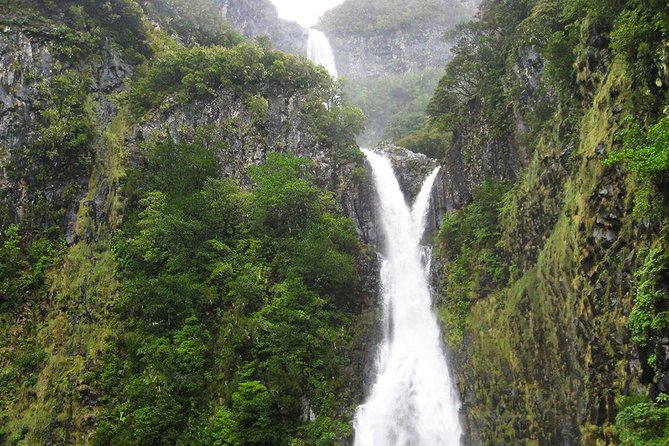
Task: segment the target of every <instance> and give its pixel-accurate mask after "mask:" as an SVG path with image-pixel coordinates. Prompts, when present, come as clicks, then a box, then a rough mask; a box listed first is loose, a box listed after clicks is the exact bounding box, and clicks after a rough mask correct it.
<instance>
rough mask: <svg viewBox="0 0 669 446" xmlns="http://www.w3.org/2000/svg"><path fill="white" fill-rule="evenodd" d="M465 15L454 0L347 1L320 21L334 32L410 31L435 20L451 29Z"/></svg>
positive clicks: (464, 11) (460, 6)
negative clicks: (401, 0)
mask: <svg viewBox="0 0 669 446" xmlns="http://www.w3.org/2000/svg"><path fill="white" fill-rule="evenodd" d="M467 15H468V14H467V11H466V9H465V7H464V6H463V5H462V3H460V2H458V1H456V0H409V1H404V2H397V1H396V0H381V1H379V0H376V1H373V0H347V1H345V2H344V3H343V4H341V5H339V6H337V7H336V8H334V9H332V10H330V11H328V12H326V13H325V15H324V17H323V23H327V26H328V28H329V29H331V30H333V31H335V32H347V31H351V32H355V33H356V34H363V35H364V34H375V33H389V32H395V31H401V32H404V33H409V32H411V31H412V30H420V29H421V26H422V25H423V24H424V23H425V22H427V21H429V22H430V23H431V22H433V21H434V20H435V19H436V20H438V25H439V26H441V27H442V28H443V29H450V28H452V27H453V26H454V25H455V24H456V23H458V22H461V21H462V20H463V19H464V18H465V17H467Z"/></svg>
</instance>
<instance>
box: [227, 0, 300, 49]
mask: <svg viewBox="0 0 669 446" xmlns="http://www.w3.org/2000/svg"><path fill="white" fill-rule="evenodd" d="M217 3H218V5H219V6H220V8H221V14H222V16H223V18H224V19H225V20H226V21H227V22H228V23H229V24H230V25H232V27H233V28H235V29H237V30H238V31H239V32H241V33H242V34H244V35H245V36H247V37H251V38H254V37H258V36H267V37H269V38H270V40H271V41H272V44H273V46H274V47H275V48H276V49H278V50H281V51H285V52H287V53H291V54H298V55H300V54H303V55H306V54H307V39H308V37H309V35H308V34H309V33H308V31H307V30H306V29H304V28H302V27H301V26H300V25H298V24H297V23H295V22H290V21H288V20H283V19H281V18H279V14H278V13H277V10H276V7H275V6H274V5H273V4H272V2H271V1H270V0H217Z"/></svg>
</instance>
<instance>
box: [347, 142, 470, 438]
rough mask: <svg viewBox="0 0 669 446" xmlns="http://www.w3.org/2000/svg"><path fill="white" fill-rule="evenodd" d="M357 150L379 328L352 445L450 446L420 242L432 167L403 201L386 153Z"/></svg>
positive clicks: (451, 420) (441, 362)
mask: <svg viewBox="0 0 669 446" xmlns="http://www.w3.org/2000/svg"><path fill="white" fill-rule="evenodd" d="M363 152H364V153H365V155H366V156H367V159H368V160H369V163H370V164H371V166H372V171H373V175H374V184H375V188H376V193H377V198H378V200H379V202H378V206H379V215H380V219H381V227H382V228H381V229H382V231H383V233H384V235H385V248H384V252H383V253H382V257H383V259H382V265H381V292H382V305H383V327H384V328H383V330H384V333H383V340H382V342H381V345H380V346H379V350H378V353H377V357H376V364H375V366H376V373H377V375H376V382H375V383H374V384H373V387H372V388H371V392H370V394H369V397H368V400H367V401H366V402H365V403H364V404H363V405H361V406H359V407H358V410H357V413H356V418H355V423H354V424H355V446H458V445H460V439H461V436H462V427H461V426H460V421H459V417H458V411H459V408H460V402H459V399H458V395H457V391H456V389H455V387H454V383H453V382H452V381H451V374H450V372H449V370H448V366H447V364H446V359H445V356H444V352H443V349H442V345H441V332H440V330H439V326H438V324H437V321H436V318H435V315H434V313H433V312H432V308H431V304H432V296H431V292H430V288H429V282H428V277H429V259H430V251H429V249H427V248H426V247H424V246H422V245H421V239H422V237H423V233H424V231H425V223H426V215H427V212H428V210H429V203H430V193H431V190H432V186H433V184H434V181H435V178H436V176H437V173H438V170H439V168H437V169H435V170H434V171H433V172H432V173H431V174H430V175H429V176H428V178H427V179H426V180H425V182H424V184H423V186H422V189H421V191H420V193H419V194H418V196H417V198H416V202H415V203H414V205H413V206H412V207H409V206H408V205H407V204H406V201H405V198H404V195H403V193H402V191H401V189H400V186H399V184H398V181H397V179H396V177H395V174H394V172H393V168H392V166H391V164H390V160H389V159H388V158H386V157H384V156H382V155H379V154H377V153H374V152H372V151H369V150H364V149H363Z"/></svg>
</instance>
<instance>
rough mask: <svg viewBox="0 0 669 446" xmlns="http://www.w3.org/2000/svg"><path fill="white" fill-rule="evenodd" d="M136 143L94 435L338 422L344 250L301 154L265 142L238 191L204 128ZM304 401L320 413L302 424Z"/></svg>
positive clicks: (262, 437) (298, 427)
mask: <svg viewBox="0 0 669 446" xmlns="http://www.w3.org/2000/svg"><path fill="white" fill-rule="evenodd" d="M150 150H151V155H150V157H149V159H148V161H147V165H146V166H145V167H143V168H138V169H136V170H135V171H134V173H132V174H131V179H130V180H129V183H128V184H129V185H132V189H131V190H128V193H130V194H131V195H132V197H133V198H132V201H133V202H134V203H135V205H133V206H132V208H131V209H130V210H131V215H130V216H129V218H128V219H127V221H126V223H125V224H124V226H123V228H122V231H121V232H120V233H119V234H118V236H117V241H116V243H115V247H114V253H115V256H116V259H117V264H118V265H119V274H120V275H121V278H122V295H121V298H120V299H119V300H118V301H117V302H116V303H115V311H116V313H117V316H118V318H119V321H122V325H123V327H124V328H123V330H122V331H121V332H120V333H119V335H118V336H117V337H116V338H115V339H113V340H111V341H110V342H109V344H108V349H107V351H106V353H105V355H104V361H103V363H102V365H101V368H100V371H99V379H98V385H99V389H100V392H101V394H102V395H104V402H105V406H106V407H107V410H106V412H105V416H104V421H103V422H101V424H100V426H99V427H98V430H97V433H96V436H95V441H94V442H95V444H118V445H122V444H143V445H149V444H156V445H157V444H161V445H165V444H189V445H195V444H219V445H222V444H225V445H269V444H272V445H275V444H288V443H290V438H294V439H295V441H298V443H291V444H302V443H300V441H303V442H306V443H304V444H321V443H319V442H321V441H326V443H323V444H330V443H328V442H327V438H331V436H332V438H334V436H341V435H345V434H346V432H347V429H348V428H347V426H346V425H345V424H342V423H340V422H338V421H335V420H337V419H339V417H341V415H342V414H344V413H346V411H347V410H348V408H347V407H346V401H347V400H346V397H345V395H343V394H342V393H343V392H345V386H344V384H345V383H343V382H342V381H341V377H342V376H343V370H342V369H343V367H344V366H345V365H346V361H347V355H348V353H347V352H348V351H349V349H350V342H351V337H350V336H351V334H350V328H351V321H352V319H351V318H352V316H351V313H349V312H347V311H346V310H345V308H346V307H347V306H349V305H350V304H351V302H350V300H349V299H350V296H351V295H352V293H353V290H354V288H355V286H356V277H357V273H356V267H355V256H356V255H357V253H358V249H359V248H358V242H357V237H356V235H355V231H354V230H353V228H352V226H351V223H350V222H349V221H348V220H346V219H343V218H342V217H339V216H338V214H337V212H338V211H337V208H336V205H335V202H334V200H333V198H332V196H331V195H330V194H328V193H326V192H324V191H323V190H321V189H320V188H318V187H317V186H315V185H314V178H313V173H312V167H311V165H310V163H309V162H308V161H307V160H305V159H300V158H294V157H292V156H290V155H283V154H270V155H269V157H268V159H267V161H266V163H265V164H263V165H262V166H259V167H254V168H251V169H250V170H249V174H250V176H251V178H252V179H253V180H254V182H255V183H256V186H255V188H254V189H253V190H251V191H250V192H247V191H243V190H242V189H240V187H239V184H238V183H237V181H235V180H233V179H219V178H218V163H217V158H216V145H215V144H211V141H207V140H206V139H203V140H198V141H195V142H193V143H190V144H186V143H183V144H175V143H173V142H171V141H170V140H160V141H157V142H155V143H152V144H151V149H150ZM175 161H176V162H175ZM147 173H148V175H147ZM177 179H178V181H175V180H177ZM305 404H308V406H307V409H305ZM309 407H311V408H313V410H315V411H316V412H317V413H318V414H319V419H318V420H317V422H316V424H315V425H309V426H308V427H307V426H304V427H303V425H302V423H301V421H300V420H301V415H302V413H303V411H304V410H310V409H309ZM298 439H300V440H298ZM322 439H326V440H322Z"/></svg>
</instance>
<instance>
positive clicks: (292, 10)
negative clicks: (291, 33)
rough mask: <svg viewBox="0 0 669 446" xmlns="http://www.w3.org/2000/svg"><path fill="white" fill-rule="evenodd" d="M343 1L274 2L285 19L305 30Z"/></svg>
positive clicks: (296, 0)
mask: <svg viewBox="0 0 669 446" xmlns="http://www.w3.org/2000/svg"><path fill="white" fill-rule="evenodd" d="M342 2H343V0H272V3H274V5H275V6H276V8H277V9H278V10H279V16H280V17H281V18H283V19H288V20H293V21H295V22H297V23H299V24H300V25H302V26H304V27H305V28H309V27H311V26H313V25H315V24H316V22H318V18H319V17H320V16H321V15H323V13H324V12H325V11H327V10H329V9H332V8H334V7H335V6H337V5H338V4H340V3H342Z"/></svg>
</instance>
